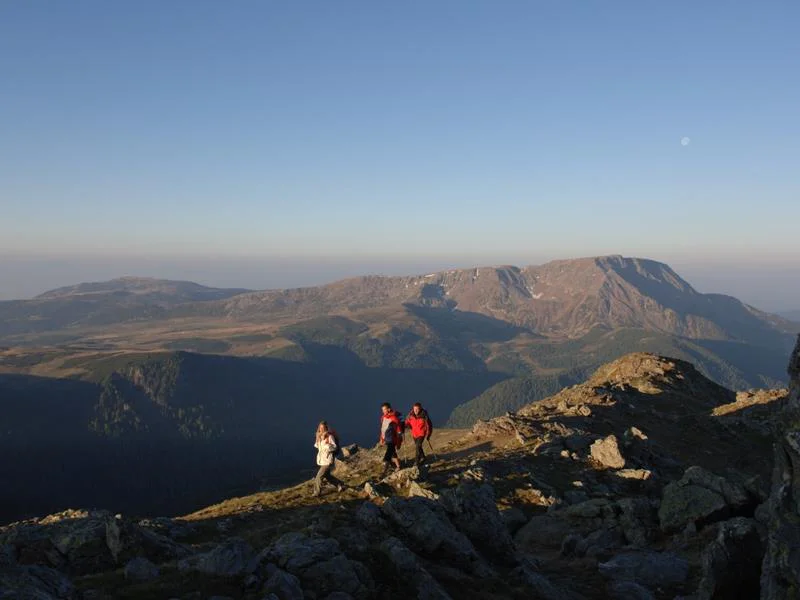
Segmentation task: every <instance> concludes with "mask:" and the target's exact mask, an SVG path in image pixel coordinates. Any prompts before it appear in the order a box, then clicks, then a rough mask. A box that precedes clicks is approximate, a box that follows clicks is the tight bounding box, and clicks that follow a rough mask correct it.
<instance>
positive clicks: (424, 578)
mask: <svg viewBox="0 0 800 600" xmlns="http://www.w3.org/2000/svg"><path fill="white" fill-rule="evenodd" d="M381 552H383V553H384V554H385V555H386V556H387V557H388V558H389V560H390V561H391V563H392V564H393V565H394V567H395V569H396V570H397V573H398V575H399V576H401V577H403V578H404V579H405V581H407V582H408V584H409V585H411V586H412V587H413V590H414V592H415V593H416V596H415V597H416V598H419V599H420V600H450V595H449V594H448V593H447V592H445V591H444V590H443V589H442V588H441V586H440V585H439V583H438V582H437V581H436V579H434V578H433V577H432V576H431V574H430V573H428V571H426V570H425V569H424V568H423V567H422V565H421V564H420V562H419V560H418V559H417V556H416V555H415V554H414V553H413V552H411V550H409V549H408V548H407V547H406V546H405V544H403V542H401V541H400V540H399V539H397V538H395V537H390V538H388V539H386V540H384V541H383V543H381Z"/></svg>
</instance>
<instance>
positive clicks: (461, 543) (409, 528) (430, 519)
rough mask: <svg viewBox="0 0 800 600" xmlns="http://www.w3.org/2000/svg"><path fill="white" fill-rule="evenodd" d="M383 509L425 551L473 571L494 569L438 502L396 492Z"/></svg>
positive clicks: (420, 549) (421, 550)
mask: <svg viewBox="0 0 800 600" xmlns="http://www.w3.org/2000/svg"><path fill="white" fill-rule="evenodd" d="M382 510H383V513H384V515H386V517H387V518H388V519H389V520H390V521H391V522H392V523H394V524H395V525H396V526H398V527H399V528H400V529H401V530H402V531H403V532H404V535H405V536H406V537H408V538H409V539H410V540H411V541H412V542H413V545H414V547H415V548H416V549H418V550H419V551H420V552H422V554H424V555H426V556H430V557H436V558H437V559H444V560H445V561H446V562H450V563H452V564H454V565H456V566H458V567H460V568H462V569H464V570H466V571H467V572H470V573H474V574H479V575H484V574H486V575H488V573H490V570H489V569H488V568H487V567H486V565H485V563H484V562H483V560H482V559H481V558H480V556H479V555H478V553H477V551H476V550H475V547H474V546H473V545H472V542H470V540H469V538H467V537H466V536H465V535H464V534H463V533H461V532H460V531H458V530H457V529H456V528H455V527H454V526H453V524H452V523H451V522H450V520H449V519H448V518H447V514H446V513H445V511H444V509H443V508H442V507H441V506H440V505H439V504H438V503H436V502H433V501H431V500H427V499H426V498H408V499H406V498H399V497H397V496H395V497H392V498H389V500H387V501H386V503H384V505H383V508H382Z"/></svg>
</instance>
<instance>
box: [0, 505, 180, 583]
mask: <svg viewBox="0 0 800 600" xmlns="http://www.w3.org/2000/svg"><path fill="white" fill-rule="evenodd" d="M4 544H7V545H9V546H11V547H13V548H14V551H15V553H16V555H17V559H18V561H19V562H20V563H25V564H35V565H41V566H47V567H53V568H57V569H60V570H63V571H65V572H67V573H68V574H75V575H82V574H87V573H96V572H98V571H103V570H108V569H113V568H117V567H119V566H121V565H123V564H125V563H126V562H127V561H129V560H131V559H133V558H135V557H137V556H142V557H147V558H149V559H150V560H152V561H154V562H156V563H159V562H164V561H167V560H174V559H176V558H181V557H185V556H187V555H189V554H190V550H189V549H187V548H186V547H185V546H183V545H181V544H179V543H177V542H174V541H173V540H171V539H169V538H167V537H165V536H163V535H161V534H159V533H155V532H153V531H150V530H148V529H146V528H144V527H141V526H140V525H138V524H137V523H136V522H134V521H131V520H128V519H124V518H123V517H121V516H119V515H117V516H114V515H111V514H110V513H108V512H104V511H75V510H68V511H64V512H61V513H56V514H53V515H49V516H47V517H44V518H41V519H33V520H31V521H25V522H22V523H17V524H14V525H12V526H9V527H6V528H4V530H3V531H0V546H2V545H4Z"/></svg>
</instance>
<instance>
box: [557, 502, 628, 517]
mask: <svg viewBox="0 0 800 600" xmlns="http://www.w3.org/2000/svg"><path fill="white" fill-rule="evenodd" d="M563 513H564V515H565V516H567V517H570V518H578V519H598V518H600V519H603V518H612V519H613V518H614V517H615V515H616V512H615V510H614V504H613V503H612V502H611V501H610V500H608V499H606V498H592V499H591V500H586V501H585V502H579V503H578V504H573V505H571V506H568V507H566V508H565V509H564V510H563Z"/></svg>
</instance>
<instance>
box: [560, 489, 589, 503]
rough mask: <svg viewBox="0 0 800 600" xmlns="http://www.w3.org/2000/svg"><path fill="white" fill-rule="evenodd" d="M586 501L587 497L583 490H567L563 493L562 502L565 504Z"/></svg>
mask: <svg viewBox="0 0 800 600" xmlns="http://www.w3.org/2000/svg"><path fill="white" fill-rule="evenodd" d="M588 499H589V495H588V494H587V493H586V492H584V491H583V490H567V491H566V492H564V501H565V502H566V503H567V504H580V503H581V502H586V501H587V500H588Z"/></svg>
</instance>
